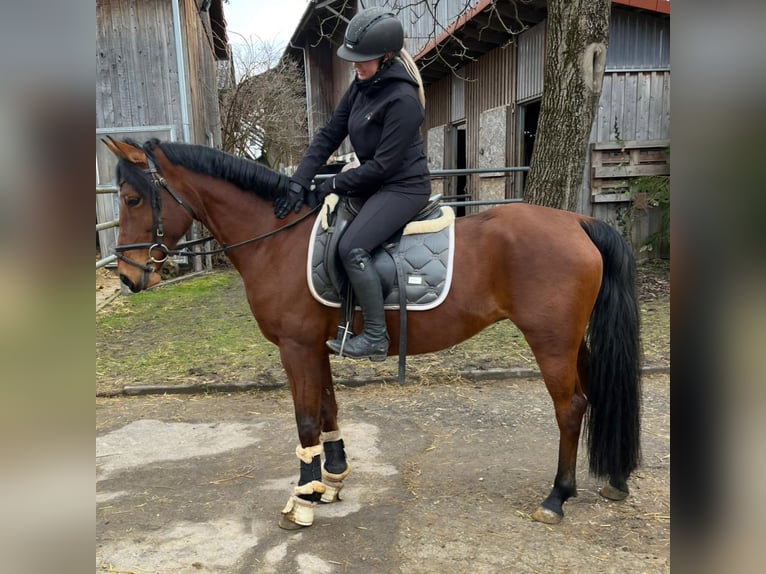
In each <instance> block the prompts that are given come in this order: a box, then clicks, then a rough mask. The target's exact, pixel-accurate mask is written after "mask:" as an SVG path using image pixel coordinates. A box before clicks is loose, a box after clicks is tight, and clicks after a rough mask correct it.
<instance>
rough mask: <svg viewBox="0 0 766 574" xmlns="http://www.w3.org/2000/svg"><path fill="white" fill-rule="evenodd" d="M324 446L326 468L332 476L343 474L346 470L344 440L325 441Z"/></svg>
mask: <svg viewBox="0 0 766 574" xmlns="http://www.w3.org/2000/svg"><path fill="white" fill-rule="evenodd" d="M323 446H324V468H325V470H326V471H327V472H331V473H332V474H341V473H343V471H345V470H346V466H347V465H346V449H345V447H344V445H343V439H340V440H333V441H329V442H327V441H325V442H324V443H323Z"/></svg>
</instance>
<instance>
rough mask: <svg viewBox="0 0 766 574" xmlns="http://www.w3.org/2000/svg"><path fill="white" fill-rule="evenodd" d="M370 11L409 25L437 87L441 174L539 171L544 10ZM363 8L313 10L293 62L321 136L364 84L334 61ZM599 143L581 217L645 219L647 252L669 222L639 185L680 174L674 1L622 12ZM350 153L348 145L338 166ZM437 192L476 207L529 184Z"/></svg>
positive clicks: (290, 52) (499, 181)
mask: <svg viewBox="0 0 766 574" xmlns="http://www.w3.org/2000/svg"><path fill="white" fill-rule="evenodd" d="M363 4H364V6H366V7H369V6H372V5H379V6H387V7H390V8H392V9H393V10H394V11H395V12H397V13H398V14H399V18H400V20H401V21H402V23H403V24H404V28H405V38H406V39H405V48H406V49H407V50H408V51H409V52H410V53H411V54H412V55H413V56H414V57H415V60H416V61H417V62H418V66H419V67H420V69H421V75H422V77H423V80H424V83H425V84H426V101H427V102H426V121H425V124H424V126H423V134H424V138H425V140H426V145H427V153H428V159H429V165H430V167H431V169H432V170H439V169H452V168H467V169H476V168H494V167H502V166H528V165H529V160H530V158H531V154H532V148H533V145H534V138H535V132H536V126H537V118H538V114H539V111H540V102H541V96H542V90H543V58H544V49H545V25H546V6H547V2H546V1H545V0H531V1H525V2H523V3H521V2H518V3H515V2H513V1H502V2H496V3H495V2H493V1H492V0H473V1H471V2H469V3H466V2H465V1H464V0H446V1H443V2H440V3H438V4H437V5H436V12H435V14H436V18H437V20H438V22H439V23H441V24H442V26H439V25H435V23H434V18H433V16H432V15H431V13H430V11H429V10H426V9H425V8H424V6H423V5H422V3H420V4H418V3H412V2H402V1H401V0H372V1H366V2H364V3H363ZM413 4H414V5H413ZM359 5H360V3H359V2H357V1H354V0H329V1H324V2H316V3H314V2H312V3H309V5H308V6H307V8H306V11H305V13H304V15H303V18H302V20H301V22H300V23H299V25H298V27H297V28H296V30H295V32H294V34H293V37H292V40H291V43H290V46H289V47H288V49H287V50H286V53H285V54H286V56H291V57H295V58H297V59H298V60H299V61H300V62H302V63H303V66H304V70H305V75H306V87H307V94H306V96H307V106H308V107H307V110H308V117H309V132H310V135H313V133H315V132H316V130H318V129H319V128H321V127H322V126H323V125H324V123H325V122H326V121H327V119H328V118H329V116H330V114H331V113H332V110H333V108H334V106H335V104H336V103H337V102H338V101H339V99H340V97H341V95H342V94H343V92H344V91H345V90H346V88H347V86H348V84H349V82H350V81H351V79H352V78H353V70H352V69H351V66H350V65H349V64H348V63H345V62H343V61H341V60H340V59H338V58H337V57H336V56H335V50H336V49H337V46H338V45H339V43H340V41H341V40H342V35H343V31H344V30H345V28H346V23H345V21H344V20H342V19H341V17H343V18H345V19H350V18H351V17H353V15H354V14H355V13H356V11H357V8H358V6H359ZM466 5H468V6H469V8H468V9H467V10H466ZM445 24H448V25H446V26H445ZM590 141H591V144H590V147H591V149H590V154H589V158H588V162H587V163H588V165H586V166H584V168H585V169H586V170H587V171H586V177H585V178H584V184H583V189H582V195H581V200H580V202H579V206H578V211H580V212H581V213H585V214H589V215H595V216H597V217H599V218H601V219H605V220H607V221H610V222H612V223H614V224H616V225H622V223H621V222H622V221H623V220H625V216H626V211H629V210H631V208H632V207H634V206H638V207H639V208H640V209H641V210H642V214H643V216H642V217H638V218H636V217H633V218H632V219H633V220H634V221H635V222H636V223H635V225H634V226H633V228H632V229H623V231H625V232H627V233H628V234H630V235H631V236H632V238H633V241H634V245H636V246H637V245H640V244H641V242H642V241H643V240H644V239H645V238H646V237H647V236H648V235H649V234H650V233H651V232H653V231H654V230H655V229H656V227H657V225H658V221H657V220H658V217H659V215H658V214H656V213H652V209H650V208H648V206H646V205H642V204H641V202H636V201H634V199H635V194H633V193H631V192H630V191H629V189H630V181H631V179H632V178H635V177H638V176H641V175H666V174H669V158H668V147H669V145H670V2H669V0H613V6H612V13H611V25H610V40H609V49H608V52H607V69H606V74H605V78H604V83H603V91H602V95H601V101H600V105H599V109H598V113H597V116H596V118H595V120H594V124H593V129H592V132H591V138H590ZM351 152H352V150H351V148H350V145H349V143H348V141H346V142H344V144H343V146H342V147H341V148H340V149H339V150H338V155H337V159H338V160H345V159H347V158H349V157H350V153H351ZM434 189H435V191H437V192H442V193H443V194H444V195H445V196H462V197H465V198H469V199H472V200H497V199H511V198H520V197H521V196H522V190H523V173H517V174H514V175H504V174H501V173H481V174H477V173H474V174H470V175H461V176H451V177H444V178H437V179H435V181H434ZM473 209H479V208H473ZM469 211H470V209H469ZM633 212H634V215H635V210H633Z"/></svg>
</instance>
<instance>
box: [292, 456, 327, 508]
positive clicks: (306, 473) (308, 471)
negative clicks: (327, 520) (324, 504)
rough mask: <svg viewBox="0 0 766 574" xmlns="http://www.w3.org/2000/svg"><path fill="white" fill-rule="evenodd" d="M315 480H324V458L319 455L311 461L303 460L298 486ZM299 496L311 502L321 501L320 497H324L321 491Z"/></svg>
mask: <svg viewBox="0 0 766 574" xmlns="http://www.w3.org/2000/svg"><path fill="white" fill-rule="evenodd" d="M314 480H318V481H321V480H322V459H321V457H320V456H319V455H316V456H315V457H314V458H312V459H311V462H309V463H306V462H303V461H301V477H300V479H299V480H298V486H302V485H304V484H308V483H309V482H312V481H314ZM298 498H302V499H303V500H308V501H311V502H319V499H320V498H322V494H321V493H319V492H314V493H312V494H299V495H298Z"/></svg>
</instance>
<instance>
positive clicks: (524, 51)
mask: <svg viewBox="0 0 766 574" xmlns="http://www.w3.org/2000/svg"><path fill="white" fill-rule="evenodd" d="M518 43H519V47H518V58H517V62H518V72H517V74H516V76H517V78H516V102H517V103H523V102H526V101H529V100H533V99H535V98H541V97H542V95H543V60H544V59H545V20H543V21H542V22H540V23H539V24H537V25H536V26H533V27H532V28H530V29H529V30H526V31H524V32H522V33H521V34H520V35H519V39H518Z"/></svg>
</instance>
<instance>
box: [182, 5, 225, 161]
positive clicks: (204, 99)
mask: <svg viewBox="0 0 766 574" xmlns="http://www.w3.org/2000/svg"><path fill="white" fill-rule="evenodd" d="M179 4H180V9H181V27H182V28H183V34H184V42H183V45H184V49H185V50H186V55H185V61H186V78H187V91H188V98H189V121H190V124H191V125H190V128H191V129H190V137H191V140H192V142H194V143H202V144H207V145H212V146H216V147H220V145H221V116H220V110H219V108H218V84H217V66H216V58H215V55H214V52H213V43H212V37H211V35H210V33H209V30H210V28H209V17H208V15H207V13H202V12H200V11H199V8H198V7H197V0H179Z"/></svg>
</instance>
